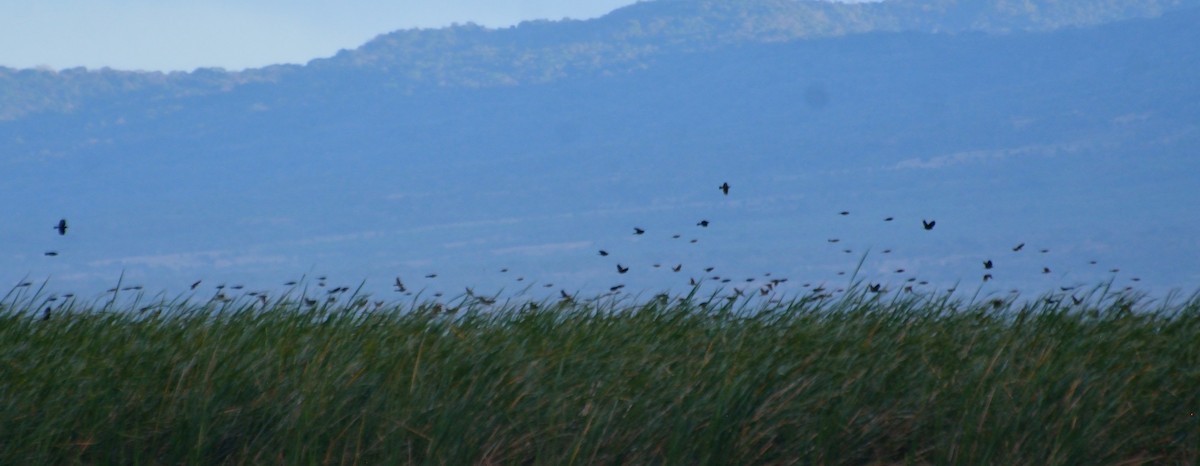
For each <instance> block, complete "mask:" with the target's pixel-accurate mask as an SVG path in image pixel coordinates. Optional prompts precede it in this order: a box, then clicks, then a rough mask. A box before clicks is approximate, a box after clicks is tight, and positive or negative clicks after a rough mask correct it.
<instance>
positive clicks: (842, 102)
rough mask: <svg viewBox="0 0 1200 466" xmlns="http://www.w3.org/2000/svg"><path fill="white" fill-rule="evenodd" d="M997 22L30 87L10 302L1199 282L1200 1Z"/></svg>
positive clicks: (432, 46) (950, 7)
mask: <svg viewBox="0 0 1200 466" xmlns="http://www.w3.org/2000/svg"><path fill="white" fill-rule="evenodd" d="M1081 4H1082V5H1092V6H1091V7H1086V8H1085V7H1080V6H1070V5H1081ZM1005 5H1015V4H1014V3H1009V2H1000V1H994V2H957V3H956V2H907V1H900V0H896V1H893V2H885V3H883V4H857V5H839V4H824V3H808V2H784V1H763V2H702V1H660V2H646V3H640V4H637V5H633V6H631V7H628V8H624V9H621V10H618V11H616V12H613V13H612V14H610V15H608V16H605V17H603V18H599V19H596V20H591V21H565V22H533V23H526V24H522V25H520V26H518V27H515V28H510V29H505V30H487V29H483V28H478V27H474V26H459V27H455V28H447V29H443V30H435V31H400V32H395V33H392V34H388V35H384V36H381V37H379V38H377V39H376V40H374V41H372V42H370V43H368V44H366V45H364V46H363V47H361V48H359V49H356V50H354V51H346V52H343V53H340V54H338V55H337V56H334V57H331V58H327V59H320V60H314V61H313V62H311V63H309V64H308V65H305V66H277V67H268V68H264V69H259V70H249V71H246V72H240V73H226V72H223V71H220V70H198V71H196V72H193V73H172V74H158V73H131V72H120V71H113V70H99V71H88V70H65V71H59V72H50V71H38V70H20V71H16V70H4V71H3V78H2V79H3V80H5V81H4V84H3V86H0V92H3V93H4V95H3V102H5V104H4V105H5V106H4V107H3V108H4V109H5V110H4V112H3V113H2V114H3V115H4V120H3V121H0V179H2V180H3V183H0V198H2V199H5V200H7V201H8V202H6V203H3V205H0V219H2V221H0V264H2V265H3V266H4V268H3V270H0V274H3V275H0V283H3V281H4V280H12V281H16V280H21V279H22V277H25V276H27V275H28V276H29V277H34V278H37V277H41V278H46V277H50V278H51V281H52V282H53V283H55V284H56V285H55V286H57V287H58V288H59V289H72V290H83V289H105V288H107V287H108V286H110V285H111V283H112V282H113V281H115V280H116V278H117V277H124V278H123V280H125V281H126V283H136V284H139V285H145V286H147V287H148V289H155V288H158V289H172V290H178V289H182V288H181V287H186V286H187V285H188V284H190V283H193V282H194V281H195V280H196V279H204V280H205V283H215V282H235V281H241V282H246V283H247V284H248V286H261V287H269V286H271V284H274V283H283V282H284V281H285V280H288V279H293V278H295V276H297V275H301V274H306V273H310V275H311V274H322V275H329V276H330V277H337V279H338V280H341V282H338V283H337V284H338V285H349V284H352V283H358V282H359V281H361V280H363V279H367V280H368V281H369V282H370V283H369V285H371V284H375V285H380V286H381V288H382V289H383V290H384V291H386V290H387V288H388V283H391V280H392V278H393V277H394V276H395V275H401V276H404V277H406V279H411V280H410V281H411V286H412V287H413V288H414V289H422V288H427V289H429V290H439V291H443V292H447V293H454V292H460V291H461V290H462V287H463V286H472V287H475V288H474V289H476V290H477V291H479V292H485V291H488V290H491V291H495V290H498V289H501V288H503V289H506V290H508V291H512V290H513V289H514V288H520V287H523V286H528V284H530V283H537V284H538V285H537V286H538V287H539V290H541V288H540V287H541V286H543V285H544V284H546V283H553V284H554V286H555V288H554V289H550V288H547V289H546V290H547V292H555V291H557V289H559V288H565V289H570V290H574V289H589V290H607V289H609V287H611V286H614V285H616V284H618V282H628V283H627V284H628V285H629V288H630V289H631V290H641V289H656V288H659V287H678V286H686V284H687V283H688V279H689V278H698V279H701V280H702V281H703V280H705V279H706V272H703V268H704V267H706V266H712V267H717V269H716V270H718V272H714V274H719V275H720V276H721V277H722V278H723V279H730V280H733V278H730V277H736V279H737V280H741V281H742V283H751V282H746V281H745V280H746V279H748V278H755V277H758V278H761V276H762V275H764V274H765V273H767V272H771V273H773V276H775V277H779V276H786V277H792V278H793V279H794V281H792V282H789V283H794V284H795V288H792V290H793V291H795V292H801V291H803V289H802V288H800V285H802V284H803V283H835V282H836V283H842V284H844V283H846V282H847V281H848V280H850V277H851V276H857V277H859V278H862V279H869V280H872V281H878V282H887V283H891V284H893V285H899V286H902V284H903V283H909V282H908V280H913V282H912V283H919V282H921V281H928V282H930V285H929V286H931V287H932V286H941V287H948V286H951V285H953V284H954V283H959V282H960V281H961V283H964V286H968V285H969V286H970V287H971V288H972V289H974V287H978V286H986V287H987V288H986V289H985V292H1007V290H1008V289H1010V288H1016V287H1022V288H1025V287H1040V288H1043V289H1045V288H1057V287H1061V286H1075V285H1078V284H1080V283H1091V284H1094V283H1097V282H1100V281H1103V280H1109V279H1112V280H1117V284H1118V286H1124V285H1126V284H1131V283H1132V282H1131V281H1130V280H1131V279H1132V278H1133V277H1137V278H1140V279H1142V281H1141V282H1140V286H1146V287H1156V289H1158V290H1163V289H1169V288H1172V287H1181V286H1183V287H1191V286H1194V284H1195V283H1200V243H1197V242H1196V241H1195V240H1194V238H1195V235H1194V234H1193V233H1194V232H1195V231H1200V217H1196V216H1194V215H1188V213H1189V212H1192V211H1194V207H1193V206H1192V205H1191V204H1192V201H1191V198H1192V197H1194V196H1192V195H1193V194H1194V191H1195V186H1196V185H1197V183H1200V179H1197V177H1196V175H1195V174H1196V173H1200V159H1198V158H1197V157H1195V154H1196V153H1197V150H1198V149H1200V87H1197V86H1196V85H1195V83H1196V82H1200V51H1198V50H1197V48H1196V47H1193V46H1191V44H1196V43H1200V28H1197V27H1196V25H1197V24H1200V8H1194V7H1189V5H1191V4H1190V3H1186V2H1182V1H1181V2H1108V3H1104V2H1092V3H1071V4H1069V5H1068V4H1063V3H1061V2H1049V1H1047V2H1022V3H1021V5H1035V6H1038V5H1040V7H1039V8H1037V9H1025V10H1019V11H1018V10H1012V9H1006V7H1005ZM920 7H925V8H929V11H930V13H929V14H928V15H919V14H918V13H917V11H918V8H920ZM789 8H790V9H794V10H787V9H789ZM782 11H797V12H798V11H805V12H808V13H805V14H810V15H813V17H817V18H825V19H826V20H827V21H826V22H825V23H820V22H816V21H815V20H809V19H805V20H803V21H800V20H795V21H798V23H797V24H799V23H804V24H809V25H819V24H825V25H824V26H820V27H817V26H813V27H811V28H809V29H804V30H807V31H809V32H803V33H802V32H797V31H801V30H802V28H799V29H798V28H793V27H791V26H787V27H785V26H782V25H781V24H782V23H787V22H788V21H792V20H789V19H788V18H789V16H787V15H785V14H783V13H780V12H782ZM820 12H824V13H822V14H820V15H818V14H817V13H820ZM1010 12H1011V13H1010ZM835 13H836V14H835ZM1018 13H1019V14H1018ZM1160 13H1161V14H1160ZM788 14H792V13H788ZM795 14H796V15H799V13H795ZM906 15H907V16H906ZM795 18H804V16H795ZM866 18H872V19H870V20H869V21H868V20H867V19H866ZM939 18H940V19H939ZM918 19H919V20H918ZM768 20H770V21H768ZM781 22H782V23H781ZM635 23H636V24H637V25H638V27H639V28H640V30H641V31H643V32H642V33H640V34H632V33H629V32H628V31H631V30H633V26H632V25H634V24H635ZM832 24H837V25H840V26H837V27H832V26H829V25H832ZM860 27H861V32H853V31H854V30H855V28H860ZM620 31H626V33H625V34H626V35H621V34H622V33H620ZM747 31H749V32H747ZM814 31H815V32H814ZM722 182H729V183H730V185H732V186H733V189H732V190H731V192H730V194H729V196H724V195H722V194H721V193H720V192H719V191H718V190H717V188H716V187H717V186H718V185H720V184H721V183H722ZM843 210H845V211H849V212H850V215H847V216H840V215H837V213H838V212H840V211H843ZM63 217H66V218H68V219H70V221H71V225H72V227H71V230H70V233H69V234H68V235H66V236H62V237H59V236H57V235H56V234H54V232H53V230H52V229H51V227H52V226H53V224H54V223H55V222H57V221H58V219H59V218H63ZM885 217H894V218H895V221H894V222H884V221H883V220H882V219H883V218H885ZM701 219H704V220H709V221H711V225H710V226H708V227H699V226H697V222H698V221H699V220H701ZM925 219H935V220H937V225H938V226H937V228H936V229H934V230H928V231H927V230H924V229H923V228H921V221H922V220H925ZM635 226H637V227H640V228H644V229H645V230H646V231H647V233H646V234H645V235H636V236H635V235H633V234H632V228H633V227H635ZM675 234H678V235H680V238H678V241H676V239H675V238H672V235H675ZM692 239H695V240H696V243H691V242H690V240H692ZM831 239H837V240H838V242H836V243H834V242H831V241H829V240H831ZM1017 243H1028V244H1029V246H1028V248H1027V249H1026V250H1025V251H1024V252H1022V253H1019V254H1018V253H1014V252H1013V251H1011V248H1012V247H1013V246H1014V245H1015V244H1017ZM598 249H606V250H607V251H609V252H611V253H612V255H611V256H608V257H606V258H600V256H598V255H597V250H598ZM1042 249H1045V250H1047V251H1049V252H1047V253H1041V252H1040V251H1041V250H1042ZM846 250H849V251H850V252H845V251H846ZM884 250H887V251H890V252H888V253H886V254H885V253H883V252H882V251H884ZM48 251H53V252H56V253H58V255H56V256H45V255H44V253H45V252H48ZM985 259H993V260H995V261H996V264H997V266H996V269H995V270H994V271H992V273H993V274H994V275H995V279H994V280H990V281H988V282H987V283H986V284H984V283H982V282H981V281H980V278H981V275H982V269H981V265H980V264H981V263H982V261H983V260H985ZM1092 260H1095V261H1096V262H1097V263H1096V264H1095V265H1093V264H1091V263H1090V261H1092ZM615 263H620V264H622V265H623V266H627V267H631V269H630V271H629V272H628V273H627V274H619V275H618V274H617V273H616V272H615ZM656 263H657V264H659V265H660V267H658V268H655V267H653V265H654V264H656ZM664 264H666V265H668V267H667V268H664V267H662V266H663V265H664ZM669 265H682V267H681V271H680V272H678V273H675V272H671V271H670V268H669ZM501 268H505V269H509V270H510V271H511V272H512V275H501V274H500V273H499V272H497V271H498V270H500V269H501ZM1044 268H1048V269H1050V270H1051V273H1043V271H1044ZM901 269H903V270H904V272H903V273H900V272H896V271H897V270H901ZM1114 269H1117V270H1119V272H1110V270H1114ZM856 271H857V274H858V275H855V273H856ZM434 273H436V274H437V275H438V276H437V277H436V278H430V279H427V280H423V279H421V278H420V277H424V276H426V275H430V274H434ZM518 273H519V274H521V275H520V276H521V277H523V278H527V280H524V281H522V282H516V281H515V278H516V275H517V274H518ZM839 273H841V275H839ZM708 278H711V277H708ZM330 281H334V279H333V278H331V280H330ZM709 281H710V282H713V285H719V286H725V285H724V284H721V282H720V281H715V280H709ZM706 283H707V282H706ZM730 283H731V284H729V285H728V286H735V285H736V284H733V282H730ZM331 285H332V284H331ZM743 286H745V285H743ZM789 286H791V285H789ZM910 286H912V285H910Z"/></svg>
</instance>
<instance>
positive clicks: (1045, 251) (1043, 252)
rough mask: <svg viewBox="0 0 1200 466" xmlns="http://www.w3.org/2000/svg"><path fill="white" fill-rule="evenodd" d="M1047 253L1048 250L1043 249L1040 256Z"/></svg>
mask: <svg viewBox="0 0 1200 466" xmlns="http://www.w3.org/2000/svg"><path fill="white" fill-rule="evenodd" d="M1048 252H1050V250H1049V249H1043V250H1042V254H1045V253H1048Z"/></svg>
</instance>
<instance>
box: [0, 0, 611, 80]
mask: <svg viewBox="0 0 1200 466" xmlns="http://www.w3.org/2000/svg"><path fill="white" fill-rule="evenodd" d="M632 3H634V0H255V1H252V2H247V1H240V0H206V1H203V2H201V1H196V0H47V1H44V2H21V1H16V0H7V1H5V2H4V7H3V9H2V11H3V14H0V66H7V67H12V68H35V67H49V68H53V69H64V68H73V67H77V66H83V67H87V68H102V67H110V68H116V69H124V70H146V71H155V70H156V71H172V70H182V71H191V70H193V69H195V68H199V67H222V68H226V69H229V70H240V69H245V68H255V67H261V66H265V65H270V64H278V63H306V62H308V61H309V60H312V59H314V58H321V57H327V56H330V55H333V54H334V53H336V52H337V51H338V50H340V49H352V48H355V47H358V46H359V45H362V44H363V43H364V42H366V41H368V40H370V39H371V38H373V37H375V36H377V35H379V34H384V33H387V32H390V31H394V30H397V29H406V28H414V27H419V28H436V27H442V26H447V25H450V24H453V23H456V22H457V23H467V22H474V23H476V24H481V25H484V26H489V27H504V26H509V25H513V24H516V23H519V22H521V21H524V20H531V19H562V18H575V19H586V18H594V17H598V16H602V15H604V14H606V13H608V12H610V11H612V10H614V9H616V8H619V7H622V6H625V5H629V4H632Z"/></svg>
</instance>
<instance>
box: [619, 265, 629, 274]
mask: <svg viewBox="0 0 1200 466" xmlns="http://www.w3.org/2000/svg"><path fill="white" fill-rule="evenodd" d="M628 271H629V267H621V264H617V273H625V272H628Z"/></svg>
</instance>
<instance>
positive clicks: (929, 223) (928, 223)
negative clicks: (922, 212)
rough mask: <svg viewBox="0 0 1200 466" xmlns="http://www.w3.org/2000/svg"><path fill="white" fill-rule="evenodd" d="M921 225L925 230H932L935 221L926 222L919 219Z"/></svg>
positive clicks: (935, 223)
mask: <svg viewBox="0 0 1200 466" xmlns="http://www.w3.org/2000/svg"><path fill="white" fill-rule="evenodd" d="M921 225H924V226H925V229H926V230H932V229H933V226H934V225H937V221H936V220H928V221H926V220H925V219H921Z"/></svg>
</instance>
